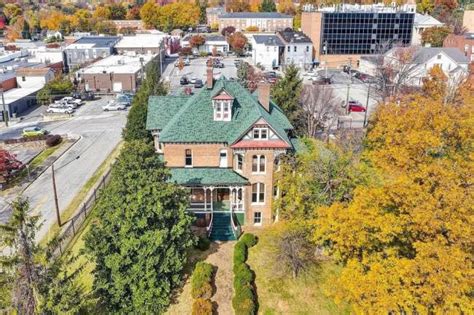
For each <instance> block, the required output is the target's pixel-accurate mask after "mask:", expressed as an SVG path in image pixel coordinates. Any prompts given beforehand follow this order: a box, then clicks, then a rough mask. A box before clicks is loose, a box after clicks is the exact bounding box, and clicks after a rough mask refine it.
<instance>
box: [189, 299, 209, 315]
mask: <svg viewBox="0 0 474 315" xmlns="http://www.w3.org/2000/svg"><path fill="white" fill-rule="evenodd" d="M191 314H192V315H212V302H211V301H210V300H209V299H202V298H198V299H195V300H194V302H193V307H192V311H191Z"/></svg>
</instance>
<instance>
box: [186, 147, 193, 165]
mask: <svg viewBox="0 0 474 315" xmlns="http://www.w3.org/2000/svg"><path fill="white" fill-rule="evenodd" d="M186 150H190V151H191V165H186ZM193 165H194V156H193V150H191V149H185V150H184V167H188V168H192V167H193Z"/></svg>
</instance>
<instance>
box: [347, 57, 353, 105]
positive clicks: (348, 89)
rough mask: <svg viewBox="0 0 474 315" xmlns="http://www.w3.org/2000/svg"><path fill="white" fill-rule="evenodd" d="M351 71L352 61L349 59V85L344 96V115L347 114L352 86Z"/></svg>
mask: <svg viewBox="0 0 474 315" xmlns="http://www.w3.org/2000/svg"><path fill="white" fill-rule="evenodd" d="M351 69H352V59H351V58H349V80H350V81H349V84H348V85H347V94H346V114H348V113H349V93H350V91H351V85H352V74H351Z"/></svg>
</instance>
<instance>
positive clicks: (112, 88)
mask: <svg viewBox="0 0 474 315" xmlns="http://www.w3.org/2000/svg"><path fill="white" fill-rule="evenodd" d="M153 58H156V55H151V54H146V55H135V56H128V55H113V56H110V57H107V58H104V59H102V60H99V61H97V62H95V63H93V64H91V65H89V66H87V67H86V68H84V69H81V70H79V71H78V72H76V75H77V78H78V80H79V81H80V84H81V85H84V89H85V90H86V91H94V92H104V93H110V92H123V91H128V92H135V91H136V90H137V88H138V86H139V84H140V83H141V80H142V78H143V74H144V68H145V67H146V65H147V64H148V63H149V62H150V61H151V60H152V59H153Z"/></svg>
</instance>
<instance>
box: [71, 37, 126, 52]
mask: <svg viewBox="0 0 474 315" xmlns="http://www.w3.org/2000/svg"><path fill="white" fill-rule="evenodd" d="M119 39H120V37H118V36H84V37H81V38H79V39H78V40H76V41H75V42H74V43H73V44H71V45H69V46H67V47H66V48H67V49H71V48H72V49H85V48H92V47H94V48H107V47H113V46H114V45H115V44H116V43H117V41H118V40H119Z"/></svg>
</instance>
